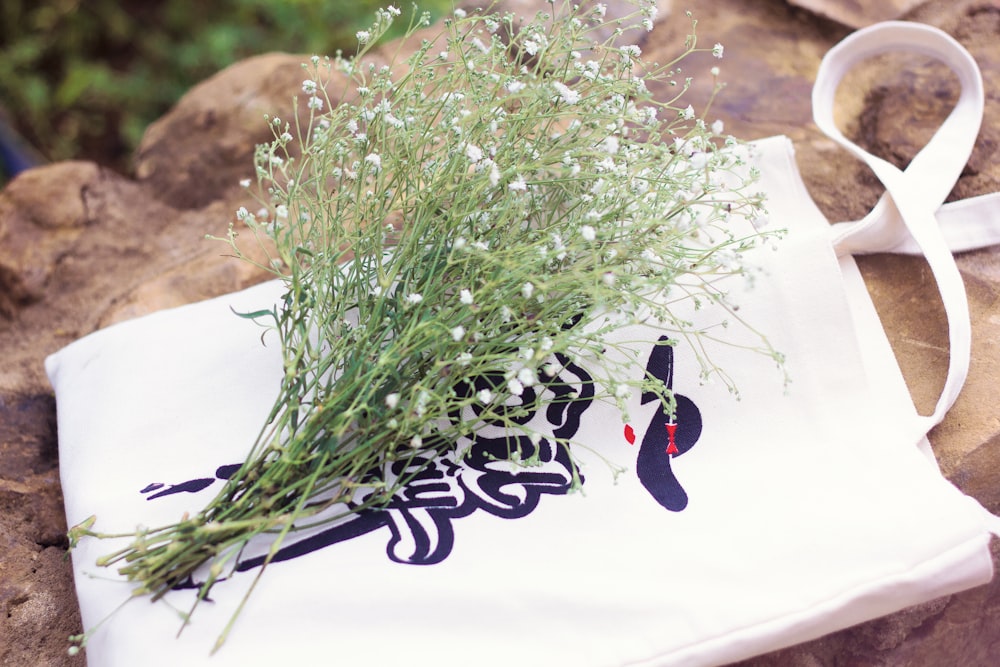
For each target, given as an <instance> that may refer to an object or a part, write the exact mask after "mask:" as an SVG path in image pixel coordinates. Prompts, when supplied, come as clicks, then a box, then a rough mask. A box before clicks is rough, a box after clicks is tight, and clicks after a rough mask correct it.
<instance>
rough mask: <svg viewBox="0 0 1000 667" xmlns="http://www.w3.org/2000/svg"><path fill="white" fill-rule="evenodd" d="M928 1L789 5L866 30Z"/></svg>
mask: <svg viewBox="0 0 1000 667" xmlns="http://www.w3.org/2000/svg"><path fill="white" fill-rule="evenodd" d="M926 1H927V0H879V1H878V2H864V1H863V0H788V2H789V4H792V5H795V6H797V7H802V8H803V9H808V10H809V11H811V12H814V13H815V14H817V15H818V16H823V17H826V18H828V19H831V20H833V21H837V22H838V23H842V24H844V25H846V26H850V27H852V28H864V27H865V26H869V25H871V24H873V23H878V22H879V21H891V20H894V19H898V18H901V17H903V16H905V15H906V14H907V13H908V12H910V11H912V10H913V9H915V8H917V7H919V6H920V5H922V4H924V3H925V2H926Z"/></svg>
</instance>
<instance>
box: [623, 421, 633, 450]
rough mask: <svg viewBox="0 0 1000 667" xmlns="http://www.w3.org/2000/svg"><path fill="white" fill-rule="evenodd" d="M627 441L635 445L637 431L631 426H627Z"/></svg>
mask: <svg viewBox="0 0 1000 667" xmlns="http://www.w3.org/2000/svg"><path fill="white" fill-rule="evenodd" d="M625 439H626V440H628V444H630V445H634V444H635V430H634V429H633V428H632V425H631V424H625Z"/></svg>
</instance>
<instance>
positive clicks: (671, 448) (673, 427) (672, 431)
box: [667, 424, 680, 454]
mask: <svg viewBox="0 0 1000 667" xmlns="http://www.w3.org/2000/svg"><path fill="white" fill-rule="evenodd" d="M676 435H677V424H667V437H668V438H670V444H668V445H667V454H680V450H679V449H677V443H676V442H675V441H674V437H675V436H676Z"/></svg>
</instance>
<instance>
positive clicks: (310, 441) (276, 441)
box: [71, 0, 780, 645]
mask: <svg viewBox="0 0 1000 667" xmlns="http://www.w3.org/2000/svg"><path fill="white" fill-rule="evenodd" d="M656 11H657V10H656V5H655V0H640V1H639V6H638V7H637V9H636V11H635V13H634V14H633V15H631V16H629V17H626V18H624V19H620V20H617V21H615V22H610V23H609V22H606V17H605V8H604V6H603V5H600V4H598V5H591V6H589V7H583V6H577V5H576V4H574V3H572V2H557V1H555V0H553V1H551V2H549V3H548V4H547V5H546V8H545V11H542V12H539V13H538V14H537V15H536V16H535V17H534V18H531V19H521V18H519V17H516V16H514V15H512V14H509V13H503V12H492V11H488V10H483V11H470V12H468V13H467V12H465V11H462V10H456V11H455V13H454V15H453V16H451V17H449V18H448V19H446V20H445V21H444V22H443V28H442V31H441V33H440V34H439V35H437V36H436V37H432V38H427V39H424V40H423V41H421V42H420V44H419V46H418V48H417V49H416V51H415V52H414V53H412V55H409V56H408V57H406V58H405V60H404V59H402V58H396V59H393V58H383V57H381V56H379V55H378V54H377V52H375V51H372V49H373V46H374V45H375V44H376V43H378V41H379V38H380V37H381V36H382V34H383V33H384V32H385V31H386V30H387V29H388V28H389V26H390V25H391V24H392V22H393V21H394V20H396V19H397V18H398V17H399V16H400V11H399V10H398V9H396V8H394V7H389V8H387V9H384V10H380V11H379V12H378V13H377V15H376V20H375V23H374V25H373V26H372V28H371V29H370V30H365V31H361V32H359V33H358V34H357V37H358V42H359V48H358V52H357V54H356V55H355V56H354V57H352V58H344V57H342V56H337V57H335V58H319V57H313V58H312V59H311V61H310V62H309V63H307V64H306V65H304V67H305V68H306V70H305V75H304V76H305V80H304V81H303V83H302V93H303V95H304V97H303V98H302V107H301V108H297V109H296V113H295V114H294V115H295V117H296V118H298V119H299V120H298V121H296V122H286V121H283V120H281V119H279V118H277V117H268V119H267V122H268V123H269V124H270V125H271V127H272V128H273V130H274V140H273V141H272V142H271V143H269V144H267V145H262V146H259V147H258V150H257V153H256V192H257V194H258V196H259V198H260V201H261V205H262V208H261V209H260V210H259V211H258V212H256V213H251V212H250V211H249V210H247V209H246V208H241V209H239V210H238V211H237V213H236V221H235V223H234V224H233V225H232V226H231V227H230V232H229V235H228V238H227V239H223V240H224V241H225V242H226V243H228V244H229V245H230V246H231V248H232V251H233V252H234V253H235V254H236V255H237V256H239V257H242V258H244V259H246V260H247V261H255V260H253V259H251V256H254V257H260V256H261V253H260V251H259V250H258V251H256V252H254V253H249V252H246V253H245V252H244V248H245V246H244V245H243V244H244V240H245V238H246V237H250V239H251V243H254V244H259V245H260V248H262V249H263V253H264V256H266V260H263V261H261V262H260V265H261V266H263V267H264V268H265V269H267V270H268V271H270V272H272V273H273V275H274V276H275V277H276V278H277V279H278V280H280V281H282V282H283V283H284V286H285V288H286V290H285V293H284V297H283V300H282V301H281V302H280V303H279V304H277V305H276V306H275V307H273V308H271V309H266V310H261V311H258V312H251V313H243V314H241V316H242V317H245V318H249V319H252V320H254V321H256V322H257V323H259V324H262V325H263V326H264V327H265V336H268V335H272V336H276V337H277V339H278V340H279V341H280V346H281V350H282V355H283V359H284V370H285V373H284V378H283V380H282V384H281V388H280V393H279V397H278V399H277V401H276V403H275V405H274V407H273V409H272V411H271V414H270V416H269V418H268V420H267V423H266V424H265V425H263V428H262V430H261V432H260V435H259V437H258V439H257V441H256V443H254V444H253V447H252V450H251V452H250V454H249V456H248V458H247V459H246V462H245V463H244V464H243V465H242V467H240V469H239V470H238V471H237V472H236V473H235V474H234V475H233V476H232V477H231V478H230V479H229V480H228V482H227V483H226V486H225V488H224V489H223V490H222V491H221V493H220V494H219V495H218V496H217V497H216V498H215V499H214V500H212V501H211V502H210V503H209V504H208V505H207V506H206V507H205V508H204V509H203V510H202V511H200V512H198V513H197V514H196V515H194V516H187V515H185V516H184V517H183V518H182V519H181V520H180V521H178V522H177V523H176V524H174V525H169V526H164V527H161V528H155V529H142V530H141V531H140V532H138V533H137V534H135V535H134V536H133V541H132V542H131V544H130V545H129V546H127V547H126V548H124V549H122V550H120V551H118V552H116V553H113V554H110V555H108V556H106V557H105V558H104V559H102V560H101V561H100V564H102V565H107V566H117V567H118V571H119V572H120V573H122V574H123V575H124V576H126V577H127V578H128V579H129V580H132V581H134V582H135V583H136V585H137V587H136V589H135V593H136V594H137V595H149V596H152V597H153V598H154V599H156V598H159V597H162V596H163V595H164V594H166V593H167V592H169V591H170V590H171V589H172V588H174V587H176V586H178V585H179V584H181V583H182V582H184V581H185V580H188V578H189V577H190V576H191V575H192V573H194V572H195V571H196V570H197V571H199V572H201V573H202V575H201V576H202V579H203V580H204V581H205V583H204V584H203V585H202V586H201V588H200V593H199V596H198V600H199V601H201V600H203V599H204V598H205V597H206V596H207V595H208V594H209V591H210V590H211V588H212V587H213V585H215V584H216V583H217V582H219V581H221V580H224V579H225V578H226V577H227V576H229V569H231V567H232V565H233V563H234V562H235V559H236V558H237V554H238V553H239V552H240V550H241V549H242V548H243V547H244V546H246V545H247V544H248V543H249V542H250V541H251V540H264V541H265V542H266V543H269V544H270V545H271V547H270V550H269V551H268V553H269V554H270V555H273V554H274V553H276V552H277V550H278V549H279V548H280V545H281V543H282V540H283V539H284V538H285V537H286V536H287V535H288V534H289V533H290V531H295V530H297V529H300V528H302V527H315V526H316V525H318V524H320V523H322V522H330V521H337V520H342V519H343V518H344V515H345V513H350V512H356V511H359V510H361V509H369V508H378V507H380V506H383V505H384V504H385V503H387V502H388V501H389V499H390V498H391V497H392V495H393V493H394V492H395V491H396V490H397V489H398V488H400V486H402V485H405V484H406V483H407V481H408V480H409V479H411V478H412V477H413V476H414V475H417V474H419V471H420V470H421V467H422V466H423V465H425V464H426V462H427V461H430V460H433V458H434V457H435V456H439V455H442V454H444V453H454V454H456V455H457V456H461V455H462V452H461V451H457V452H456V451H455V450H456V448H459V447H460V446H461V445H459V444H457V443H460V442H463V439H465V440H466V441H467V439H468V436H469V435H470V434H472V433H475V432H476V431H477V429H480V428H482V427H483V425H484V424H490V425H492V426H493V427H497V426H499V427H500V428H502V429H504V430H505V431H507V432H509V433H510V437H509V439H508V442H509V443H510V446H509V448H508V451H507V452H506V457H505V459H506V461H509V462H510V463H511V464H514V465H522V466H531V465H532V464H533V456H534V454H535V452H534V451H533V450H532V447H531V446H529V443H534V444H537V443H538V441H539V439H540V438H541V437H542V434H540V433H538V432H535V431H533V430H532V428H531V427H530V426H529V425H528V424H527V423H526V422H525V420H523V419H521V417H522V416H523V414H524V413H525V411H527V410H528V409H529V408H531V407H532V406H531V405H530V403H531V401H534V400H541V399H538V398H537V397H536V398H532V397H533V396H537V395H540V394H537V395H536V394H535V393H534V392H533V391H532V387H533V386H535V385H536V384H539V383H543V382H544V381H545V378H548V377H552V376H554V375H556V374H557V373H558V372H559V371H560V367H561V365H562V364H563V363H565V362H566V361H567V360H571V361H576V360H580V359H586V358H594V359H597V362H596V366H595V364H589V365H588V367H589V369H590V370H591V371H593V383H594V384H593V390H594V398H595V400H605V401H611V402H615V403H617V404H618V405H619V406H621V408H622V409H623V410H624V407H625V406H624V401H625V399H626V398H627V397H628V396H629V395H630V394H631V392H633V391H640V392H652V393H654V394H655V395H656V396H657V397H658V398H659V400H660V401H661V402H662V404H663V406H664V408H665V409H666V410H668V411H669V410H671V409H673V406H674V405H675V402H674V398H673V395H672V392H671V391H670V389H669V388H668V387H666V386H665V385H664V383H663V382H662V381H661V380H658V379H656V378H652V377H646V378H645V379H643V376H642V372H641V367H640V369H639V371H640V372H639V373H638V374H637V373H636V372H635V369H633V368H631V367H628V368H626V366H629V365H630V364H631V361H630V360H631V359H633V358H634V357H632V356H630V354H629V352H628V350H623V354H622V355H617V356H609V355H603V354H601V353H602V352H603V351H604V350H605V348H606V347H607V346H608V345H609V344H610V343H609V342H608V340H607V334H608V333H609V332H610V331H613V330H616V329H618V328H620V327H622V326H626V325H629V324H631V323H635V322H642V321H649V320H652V321H656V322H658V323H660V325H662V327H663V328H664V330H667V331H671V332H673V335H672V336H671V339H670V340H669V341H668V340H667V338H666V337H664V339H662V340H661V342H660V344H676V342H677V341H680V342H681V344H685V345H690V346H691V347H692V348H693V349H694V350H695V351H696V352H699V351H700V350H701V349H702V348H701V346H702V344H703V342H704V341H705V340H708V339H712V338H719V337H724V334H723V330H724V328H725V327H726V326H727V325H729V324H730V323H733V322H735V323H740V322H741V320H740V318H739V314H738V312H737V310H738V307H737V306H736V305H735V304H732V303H730V300H729V299H728V297H727V294H726V292H725V289H724V285H721V284H720V281H721V280H722V279H724V278H727V277H729V276H733V275H735V274H741V275H749V273H750V271H749V269H748V267H746V266H744V264H743V262H742V261H741V259H742V257H741V255H742V254H743V253H744V252H745V251H746V250H748V249H750V248H752V247H755V246H757V245H759V244H761V243H762V242H765V241H766V240H767V239H769V238H771V237H772V236H773V235H774V234H776V232H764V231H760V230H759V227H761V226H762V224H763V222H764V221H765V220H766V215H765V213H764V209H763V208H762V204H763V203H762V201H761V198H760V197H759V196H758V195H756V194H755V193H754V192H753V190H752V187H753V181H754V178H755V174H754V172H753V169H752V168H751V167H750V166H749V165H748V163H747V157H748V152H749V149H748V147H747V146H745V145H743V144H740V143H739V142H737V141H736V140H734V139H733V138H731V137H727V136H724V135H723V127H722V123H721V122H718V121H716V122H707V121H706V120H705V118H704V113H702V114H698V113H696V112H695V110H694V108H692V107H691V106H690V105H688V104H685V103H684V102H682V101H681V96H682V94H683V93H684V91H685V90H686V89H687V87H688V85H689V84H690V80H689V79H685V78H684V77H683V76H682V73H681V69H680V67H679V62H680V61H681V59H683V58H684V57H685V56H686V55H688V54H690V53H691V52H693V51H696V50H699V49H698V48H697V45H696V39H695V37H694V35H693V34H692V35H691V36H690V37H689V39H688V42H687V44H686V45H685V48H684V52H683V54H682V55H681V56H680V58H678V59H677V60H675V61H673V62H669V63H664V64H659V63H655V62H647V61H645V60H644V59H643V58H642V54H641V50H640V47H639V46H636V45H634V44H628V43H625V41H626V38H627V37H628V36H629V35H637V34H642V32H643V31H646V30H650V29H652V26H653V20H654V18H655V16H656ZM429 23H430V20H429V18H428V17H427V15H426V14H425V15H415V16H414V18H413V20H412V21H411V25H410V33H411V34H413V33H415V32H417V31H422V32H425V33H428V32H429V27H428V26H429ZM692 32H693V31H692ZM700 50H707V51H711V52H712V53H713V55H715V56H716V57H717V58H721V57H722V55H723V48H722V46H721V45H715V46H714V47H713V48H711V49H700ZM711 75H712V76H716V77H717V75H718V70H717V68H712V72H711ZM654 84H655V85H654ZM336 86H341V87H342V89H341V90H339V91H338V90H336ZM651 87H655V88H657V89H658V90H664V89H665V90H674V91H676V94H675V95H674V96H673V97H671V99H666V100H663V99H655V98H654V96H653V95H652V94H651V92H650V88H651ZM716 89H718V86H717V87H716ZM330 91H334V92H335V93H339V96H337V95H331V92H330ZM331 99H337V100H339V102H338V103H336V104H334V103H332V102H331ZM244 185H245V186H246V187H248V188H250V187H251V186H252V183H251V182H250V181H246V182H245V183H244ZM737 219H738V220H741V221H744V222H745V221H746V220H750V221H752V222H754V223H756V224H755V225H746V224H741V225H736V224H733V223H734V221H735V220H737ZM683 300H694V301H695V302H696V303H697V304H698V305H699V307H702V306H703V307H706V308H709V307H714V308H717V309H718V311H719V317H718V320H717V324H716V326H714V327H711V328H705V327H704V326H702V327H697V328H696V327H695V326H694V325H693V324H691V323H689V322H685V321H683V320H682V319H680V318H679V317H677V316H676V315H675V313H674V309H673V308H672V306H673V305H675V304H677V303H679V302H681V301H683ZM759 341H760V346H759V349H760V350H761V351H763V352H765V353H767V354H772V355H774V356H775V357H776V358H779V357H780V355H778V354H777V353H776V352H775V351H774V350H772V349H771V348H770V346H769V345H768V344H767V340H766V338H765V337H764V336H762V335H761V336H759ZM598 357H599V359H598ZM612 358H614V359H619V360H618V361H612V360H611V359H612ZM699 358H700V360H701V363H702V371H703V375H704V376H705V377H706V378H709V377H710V376H715V377H717V378H719V379H721V381H723V382H725V383H727V384H729V385H730V386H731V387H734V385H733V381H732V379H731V378H729V377H728V376H727V375H726V374H725V372H724V371H723V370H722V369H720V368H717V367H715V366H713V365H712V363H711V361H710V359H709V358H708V355H706V354H699ZM636 363H638V362H636ZM625 378H633V379H625ZM636 378H638V379H636ZM550 400H567V401H568V400H572V397H571V396H566V397H562V398H559V397H557V398H555V399H550ZM546 437H551V436H550V435H546ZM249 444H250V443H248V445H249ZM556 445H557V446H558V447H562V448H565V449H566V450H567V452H568V453H569V455H570V457H572V453H573V451H574V446H575V443H574V442H572V441H571V440H563V441H558V442H556ZM93 523H94V521H93V519H91V520H88V522H85V523H84V524H81V525H79V526H77V527H76V528H74V529H73V530H72V531H71V541H72V542H75V541H76V540H78V539H80V538H81V537H82V536H85V535H87V536H99V537H107V536H108V535H105V534H102V533H97V532H94V531H93ZM117 537H121V536H120V535H118V536H117ZM268 558H270V556H268ZM266 563H267V558H266V559H265V565H266ZM265 569H266V568H261V569H260V570H259V573H258V576H260V573H263V571H264V570H265ZM196 604H197V603H196ZM192 611H193V610H192ZM224 638H225V633H223V635H222V636H221V637H220V639H219V644H220V645H221V643H222V641H223V640H224ZM76 639H77V641H78V642H80V643H83V642H85V639H86V637H85V636H80V637H77V638H76Z"/></svg>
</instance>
